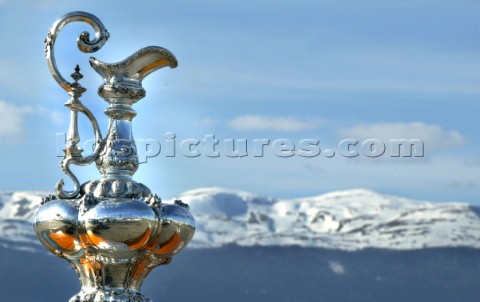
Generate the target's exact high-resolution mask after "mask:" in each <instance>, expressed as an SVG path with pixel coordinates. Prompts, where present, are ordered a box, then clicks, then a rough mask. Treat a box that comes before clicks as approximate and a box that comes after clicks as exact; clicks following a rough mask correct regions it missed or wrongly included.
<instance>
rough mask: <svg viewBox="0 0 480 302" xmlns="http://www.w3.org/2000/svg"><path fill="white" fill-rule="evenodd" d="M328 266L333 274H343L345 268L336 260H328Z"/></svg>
mask: <svg viewBox="0 0 480 302" xmlns="http://www.w3.org/2000/svg"><path fill="white" fill-rule="evenodd" d="M328 267H329V268H330V269H331V270H332V272H333V273H334V274H335V275H343V274H345V268H344V267H343V265H342V264H341V263H340V262H337V261H330V262H329V263H328Z"/></svg>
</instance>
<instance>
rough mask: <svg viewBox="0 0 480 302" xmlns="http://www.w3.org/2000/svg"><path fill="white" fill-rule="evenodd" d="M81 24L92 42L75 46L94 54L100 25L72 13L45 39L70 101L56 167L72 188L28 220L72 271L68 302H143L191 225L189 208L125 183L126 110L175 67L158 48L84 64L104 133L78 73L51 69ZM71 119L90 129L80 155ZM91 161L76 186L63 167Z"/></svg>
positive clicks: (131, 151)
mask: <svg viewBox="0 0 480 302" xmlns="http://www.w3.org/2000/svg"><path fill="white" fill-rule="evenodd" d="M75 21H80V22H86V23H88V24H89V25H90V26H92V28H93V30H94V31H95V37H93V38H91V37H90V35H89V33H88V32H83V33H81V34H80V36H79V37H78V39H77V44H78V48H79V49H80V50H81V51H82V52H87V53H90V52H95V51H97V50H98V49H100V48H101V47H102V46H103V45H104V44H105V42H107V40H108V38H109V34H108V32H107V30H106V29H105V27H104V26H103V24H102V22H101V21H100V20H99V19H98V18H96V17H95V16H93V15H91V14H89V13H85V12H73V13H69V14H66V15H64V16H63V17H61V18H60V19H59V20H57V21H56V22H55V23H54V24H53V26H52V28H51V29H50V32H49V33H48V37H47V39H46V40H45V55H46V59H47V64H48V67H49V69H50V72H51V74H52V75H53V78H54V79H55V80H56V81H57V82H58V84H59V85H60V86H61V87H62V88H63V89H65V90H66V91H67V93H68V94H69V95H70V96H71V98H70V99H69V100H68V101H67V102H66V103H65V106H66V107H68V108H69V110H70V128H69V130H68V135H67V143H66V146H65V149H64V152H65V157H64V159H63V160H62V162H61V168H62V169H63V171H64V172H65V173H66V174H67V175H68V176H69V178H70V179H71V180H72V182H73V190H71V191H68V190H65V189H64V182H63V180H61V181H60V182H58V183H57V185H56V188H55V195H54V196H48V197H46V198H44V199H43V201H42V206H41V207H40V209H39V210H38V212H37V213H36V216H35V222H34V228H35V232H36V234H37V236H38V238H39V239H40V241H41V242H42V244H43V245H44V246H45V247H46V248H47V249H49V250H50V251H51V252H52V253H55V254H56V255H57V256H59V257H61V258H64V259H65V260H67V261H68V262H70V263H71V264H72V266H73V267H74V269H75V271H76V272H77V274H78V277H79V279H80V283H81V290H80V292H79V293H77V294H75V295H74V296H73V297H72V298H71V299H70V302H103V301H105V302H106V301H109V302H116V301H122V302H127V301H128V302H146V301H152V300H151V299H150V298H148V297H146V296H144V295H142V294H141V293H140V287H141V285H142V283H143V280H144V279H145V278H146V277H147V275H148V274H149V273H150V271H152V270H153V269H154V268H155V267H156V266H159V265H162V264H168V263H169V262H170V261H171V259H172V257H173V256H175V255H176V254H177V253H178V252H180V251H181V250H182V249H183V248H184V247H185V246H186V245H187V244H188V242H189V241H190V239H191V238H192V237H193V234H194V232H195V222H194V219H193V216H192V215H191V214H190V212H189V208H188V205H186V204H184V203H182V202H181V201H180V200H177V201H175V203H174V204H164V203H162V201H161V199H160V198H159V197H158V196H157V195H156V194H152V192H151V191H150V189H149V188H148V187H147V186H145V185H144V184H142V183H139V182H136V181H134V180H133V179H132V177H133V174H134V173H135V172H136V171H137V169H138V164H139V163H138V156H137V150H136V146H135V141H134V139H133V134H132V120H133V118H134V117H135V116H136V115H137V114H136V112H135V110H133V109H132V105H133V104H134V103H135V102H137V101H138V100H140V99H141V98H143V97H144V96H145V89H144V88H143V87H142V80H143V79H144V78H145V77H146V76H147V75H149V74H150V73H152V72H154V71H156V70H157V69H160V68H163V67H167V66H168V67H171V68H175V67H176V66H177V60H176V59H175V57H174V56H173V54H172V53H171V52H170V51H168V50H167V49H165V48H161V47H157V46H149V47H145V48H143V49H141V50H139V51H137V52H136V53H134V54H133V55H131V56H130V57H128V58H126V59H125V60H123V61H121V62H118V63H113V64H108V63H103V62H101V61H99V60H97V59H95V58H90V65H91V66H92V67H93V69H94V70H95V71H96V72H97V73H98V74H99V75H100V76H101V77H102V78H103V84H102V85H101V86H100V87H99V88H98V94H99V95H100V96H101V97H102V98H103V99H104V100H105V101H106V102H107V103H108V105H109V106H108V108H107V109H106V110H105V114H106V115H107V116H108V117H109V126H108V131H107V134H106V136H105V137H103V136H102V134H101V131H100V127H99V125H98V123H97V121H96V119H95V117H94V116H93V115H92V113H91V112H90V110H88V109H87V108H86V107H85V106H84V105H83V104H82V103H81V102H80V97H81V95H82V94H83V93H84V92H85V91H86V89H85V88H83V87H82V86H81V85H80V83H79V80H80V79H81V78H82V77H83V76H82V74H81V73H80V70H79V68H78V65H77V67H76V68H75V70H74V72H73V73H72V74H71V77H72V78H73V81H71V82H69V81H68V80H66V79H65V78H64V77H63V76H62V75H61V74H60V72H59V70H58V69H57V65H56V63H55V56H54V46H55V41H56V39H57V36H58V33H59V32H60V30H61V29H62V28H63V27H64V26H65V25H66V24H68V23H70V22H75ZM78 113H82V114H84V115H85V116H86V117H87V118H88V120H89V121H90V123H91V124H92V127H93V132H94V134H95V145H94V150H93V151H92V154H90V155H88V156H85V155H83V154H82V153H83V150H82V149H81V148H80V147H79V146H78V143H79V142H80V136H79V133H78V127H77V119H78ZM93 162H95V164H96V166H97V168H98V170H99V172H100V176H99V178H98V179H96V180H91V181H87V182H85V183H83V184H80V182H79V181H78V179H77V177H76V176H75V175H74V174H73V173H72V171H71V169H70V166H71V165H79V166H84V165H88V164H91V163H93Z"/></svg>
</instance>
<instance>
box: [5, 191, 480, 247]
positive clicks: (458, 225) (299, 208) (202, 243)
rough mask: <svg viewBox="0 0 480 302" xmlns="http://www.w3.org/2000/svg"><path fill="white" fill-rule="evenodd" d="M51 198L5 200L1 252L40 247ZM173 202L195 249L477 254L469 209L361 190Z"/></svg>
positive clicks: (477, 227) (478, 232)
mask: <svg viewBox="0 0 480 302" xmlns="http://www.w3.org/2000/svg"><path fill="white" fill-rule="evenodd" d="M46 195H48V192H14V193H0V245H3V246H9V247H14V248H23V249H32V248H34V249H36V247H38V246H39V243H38V241H37V239H36V238H35V235H34V234H33V228H32V220H33V215H34V212H35V210H36V208H37V207H38V206H39V205H40V199H41V197H43V196H46ZM174 199H181V200H182V201H184V202H186V203H188V204H189V205H190V209H191V212H192V213H193V215H194V216H195V219H196V224H197V230H196V233H195V236H194V238H193V240H192V242H191V243H190V246H191V247H192V248H215V247H221V246H224V245H230V244H236V245H240V246H254V245H260V246H292V245H296V246H304V247H321V248H329V249H340V250H359V249H364V248H386V249H420V248H425V247H459V246H464V247H474V248H480V219H479V217H478V216H477V214H476V212H477V211H476V210H475V209H474V208H472V207H471V206H470V205H468V204H465V203H458V202H457V203H432V202H426V201H417V200H411V199H405V198H401V197H396V196H390V195H382V194H378V193H375V192H372V191H368V190H363V189H357V190H348V191H337V192H332V193H328V194H324V195H320V196H315V197H310V198H298V199H275V198H272V197H262V196H259V195H255V194H252V193H247V192H240V191H233V190H226V189H221V188H201V189H196V190H192V191H188V192H185V193H183V194H181V195H180V196H177V197H175V198H172V199H171V200H164V202H166V203H171V202H173V200H174Z"/></svg>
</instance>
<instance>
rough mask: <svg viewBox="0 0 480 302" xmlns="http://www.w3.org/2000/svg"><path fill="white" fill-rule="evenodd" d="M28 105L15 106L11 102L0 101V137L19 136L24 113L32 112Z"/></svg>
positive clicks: (21, 132)
mask: <svg viewBox="0 0 480 302" xmlns="http://www.w3.org/2000/svg"><path fill="white" fill-rule="evenodd" d="M32 112H33V108H32V107H30V106H16V105H13V104H11V103H8V102H5V101H0V137H1V138H15V137H18V136H21V135H22V134H23V133H24V131H25V129H24V125H23V123H24V118H25V115H26V114H29V113H32Z"/></svg>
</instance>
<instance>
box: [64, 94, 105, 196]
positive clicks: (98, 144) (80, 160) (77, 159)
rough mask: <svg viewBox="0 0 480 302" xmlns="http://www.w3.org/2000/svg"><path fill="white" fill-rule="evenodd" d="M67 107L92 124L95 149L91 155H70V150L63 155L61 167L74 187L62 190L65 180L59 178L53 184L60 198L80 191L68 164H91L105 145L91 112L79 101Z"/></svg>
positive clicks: (75, 194)
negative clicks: (81, 114) (65, 155)
mask: <svg viewBox="0 0 480 302" xmlns="http://www.w3.org/2000/svg"><path fill="white" fill-rule="evenodd" d="M69 107H70V110H72V111H76V112H81V113H83V114H84V115H85V116H86V117H87V118H88V120H89V121H90V123H91V124H92V127H93V131H94V133H95V149H94V150H93V153H92V154H91V155H89V156H85V157H84V156H82V155H80V154H76V155H72V152H67V157H65V159H64V160H63V161H62V163H61V168H62V170H63V171H64V172H65V174H67V175H68V176H69V177H70V179H71V180H72V182H73V186H74V189H73V190H72V191H66V190H64V189H63V187H64V185H65V182H64V180H63V179H62V180H60V181H59V182H58V183H57V184H56V186H55V193H56V194H57V196H58V198H61V199H70V198H75V197H76V196H77V195H78V193H80V182H79V181H78V178H77V177H76V176H75V175H74V174H73V172H72V170H70V167H69V166H70V165H71V164H73V165H77V166H86V165H89V164H91V163H92V162H94V161H95V160H96V159H97V158H98V155H99V154H100V152H101V151H102V149H103V147H104V145H105V140H104V139H103V138H102V133H101V131H100V127H99V126H98V122H97V120H96V119H95V117H94V116H93V114H92V112H91V111H90V110H89V109H88V108H87V107H85V106H84V105H83V104H82V103H80V102H75V103H72V104H71V105H70V106H69Z"/></svg>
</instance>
